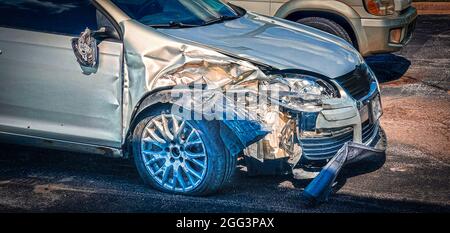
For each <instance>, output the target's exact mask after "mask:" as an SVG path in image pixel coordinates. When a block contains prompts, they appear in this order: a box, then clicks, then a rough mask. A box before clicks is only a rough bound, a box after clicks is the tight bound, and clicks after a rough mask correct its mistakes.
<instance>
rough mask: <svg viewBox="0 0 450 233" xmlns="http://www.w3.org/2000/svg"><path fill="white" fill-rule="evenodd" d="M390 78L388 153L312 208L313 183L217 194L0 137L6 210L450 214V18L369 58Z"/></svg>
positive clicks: (270, 179) (237, 187)
mask: <svg viewBox="0 0 450 233" xmlns="http://www.w3.org/2000/svg"><path fill="white" fill-rule="evenodd" d="M367 61H368V63H369V65H370V66H371V67H372V68H373V69H374V70H375V72H376V74H377V75H378V77H379V79H380V81H381V82H382V85H381V88H382V100H383V107H384V115H383V118H382V125H383V126H384V128H385V130H386V133H387V136H388V151H387V159H386V163H385V164H384V166H383V167H382V168H381V169H379V170H377V171H374V172H370V173H368V174H363V175H360V176H354V177H351V178H348V179H346V180H345V181H343V183H342V184H341V186H342V187H341V188H340V189H339V190H337V192H336V193H335V194H334V195H333V196H332V197H331V199H330V200H329V202H327V203H325V204H322V205H320V206H318V207H314V208H310V207H306V206H305V203H304V202H303V200H302V199H301V196H300V195H301V192H302V190H303V188H304V187H305V186H306V185H307V184H308V181H307V180H295V179H293V178H292V176H263V177H249V176H247V175H246V172H245V168H244V167H239V169H238V171H237V172H236V175H235V177H234V178H233V181H232V183H231V184H229V185H228V186H227V187H225V189H223V190H222V191H221V192H220V193H218V194H215V195H212V196H209V197H186V196H178V195H169V194H165V193H161V192H158V191H155V190H152V189H150V188H148V187H147V186H145V185H144V184H143V183H142V182H141V180H140V178H139V176H138V175H137V172H136V170H135V169H134V167H133V166H132V164H131V163H130V162H128V161H124V160H118V159H109V158H104V157H99V156H95V155H88V154H77V153H68V152H61V151H54V150H47V149H39V148H30V147H22V146H14V145H5V144H0V212H175V213H180V212H181V213H184V212H450V179H449V177H450V143H449V141H450V130H449V125H450V91H449V90H450V15H434V16H433V15H427V16H419V19H418V25H417V29H416V33H415V36H414V38H413V39H412V41H411V42H410V44H409V45H408V46H407V47H406V48H405V49H403V50H402V51H401V52H398V53H396V54H389V55H378V56H373V57H369V58H367Z"/></svg>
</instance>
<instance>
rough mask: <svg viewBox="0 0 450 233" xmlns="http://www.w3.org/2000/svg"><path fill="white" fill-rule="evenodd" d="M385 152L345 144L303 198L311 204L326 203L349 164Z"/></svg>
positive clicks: (308, 187)
mask: <svg viewBox="0 0 450 233" xmlns="http://www.w3.org/2000/svg"><path fill="white" fill-rule="evenodd" d="M382 156H384V150H380V149H375V148H372V147H368V146H366V145H362V144H358V143H352V142H350V143H345V144H344V146H343V147H342V148H341V149H340V150H339V151H338V152H337V154H336V155H335V156H334V157H333V158H332V159H331V160H330V161H329V162H328V163H327V165H326V166H324V167H323V169H322V171H321V172H320V173H319V174H318V175H317V176H316V177H315V178H314V180H313V181H311V183H310V184H309V185H308V186H307V187H306V188H305V190H304V191H303V197H304V198H305V199H306V200H307V201H308V202H309V203H311V204H315V203H320V202H323V201H326V200H327V198H328V196H329V194H330V192H331V187H332V185H333V183H334V181H335V180H336V178H337V176H338V175H339V172H340V171H341V169H342V168H343V167H344V166H345V165H348V164H352V163H356V162H359V161H363V160H364V159H367V158H370V157H382Z"/></svg>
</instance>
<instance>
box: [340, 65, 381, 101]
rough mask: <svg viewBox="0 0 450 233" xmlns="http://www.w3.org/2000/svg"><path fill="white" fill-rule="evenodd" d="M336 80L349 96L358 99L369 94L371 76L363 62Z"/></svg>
mask: <svg viewBox="0 0 450 233" xmlns="http://www.w3.org/2000/svg"><path fill="white" fill-rule="evenodd" d="M336 81H337V82H338V83H339V85H341V87H342V88H344V90H345V91H346V92H347V93H348V94H349V95H350V96H351V97H353V98H354V99H356V100H360V99H362V98H363V97H365V96H367V95H368V94H369V92H370V84H371V82H372V77H371V75H370V73H369V69H368V67H367V65H365V64H364V65H360V66H358V67H357V68H356V69H355V70H354V71H353V72H351V73H349V74H346V75H344V76H341V77H338V78H336Z"/></svg>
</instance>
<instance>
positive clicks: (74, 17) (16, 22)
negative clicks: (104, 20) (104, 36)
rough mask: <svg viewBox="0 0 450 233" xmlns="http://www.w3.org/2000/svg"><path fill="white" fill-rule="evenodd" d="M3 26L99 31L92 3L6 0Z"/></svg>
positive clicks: (2, 10) (1, 11) (1, 8)
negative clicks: (87, 28)
mask: <svg viewBox="0 0 450 233" xmlns="http://www.w3.org/2000/svg"><path fill="white" fill-rule="evenodd" d="M0 15H1V17H0V26H3V27H10V28H18V29H28V30H33V31H40V32H50V33H58V34H66V35H79V34H80V32H82V31H84V29H86V27H89V28H90V29H93V30H95V29H97V15H96V9H95V7H94V6H93V5H92V4H91V3H90V1H89V0H3V1H0Z"/></svg>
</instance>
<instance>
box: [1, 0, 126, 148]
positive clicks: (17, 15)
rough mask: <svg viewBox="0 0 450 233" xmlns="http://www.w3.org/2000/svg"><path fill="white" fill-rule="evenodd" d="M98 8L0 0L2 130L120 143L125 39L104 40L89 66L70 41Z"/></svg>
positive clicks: (68, 1) (71, 2)
mask: <svg viewBox="0 0 450 233" xmlns="http://www.w3.org/2000/svg"><path fill="white" fill-rule="evenodd" d="M62 2H63V3H62ZM97 13H98V12H97V11H96V9H95V7H94V6H93V5H92V4H91V3H90V1H79V0H77V1H75V0H65V1H57V0H45V1H42V0H36V1H3V2H1V3H0V14H1V15H2V17H0V50H1V55H0V132H2V133H4V134H13V135H24V136H31V137H39V138H44V139H46V138H48V139H54V140H60V141H63V142H65V141H66V142H75V143H83V144H89V145H101V146H110V147H120V145H121V139H122V137H121V128H122V127H121V125H122V124H121V112H122V108H121V101H122V79H121V68H122V55H121V54H122V51H123V49H122V47H123V45H122V43H121V42H120V41H115V40H108V39H106V40H103V41H101V42H99V44H98V48H99V53H98V54H99V55H98V61H99V63H98V67H97V69H96V70H95V72H93V73H90V74H89V73H86V72H84V71H83V69H81V66H80V64H79V63H78V62H77V59H76V57H75V55H74V51H73V48H72V39H73V38H74V37H77V36H78V35H79V33H81V32H82V31H83V30H84V29H85V28H86V27H89V28H91V29H92V30H95V29H96V28H97Z"/></svg>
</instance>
